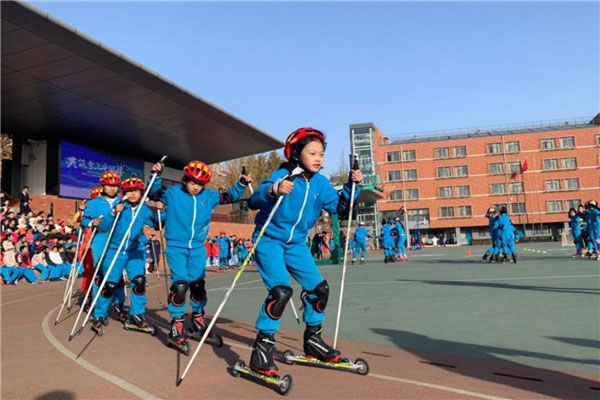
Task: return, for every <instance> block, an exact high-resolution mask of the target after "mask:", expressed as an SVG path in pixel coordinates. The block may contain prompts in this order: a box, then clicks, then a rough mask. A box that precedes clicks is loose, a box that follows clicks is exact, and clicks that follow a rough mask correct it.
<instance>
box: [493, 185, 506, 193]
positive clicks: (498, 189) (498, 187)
mask: <svg viewBox="0 0 600 400" xmlns="http://www.w3.org/2000/svg"><path fill="white" fill-rule="evenodd" d="M490 193H491V194H504V193H506V186H505V185H504V183H492V184H491V185H490Z"/></svg>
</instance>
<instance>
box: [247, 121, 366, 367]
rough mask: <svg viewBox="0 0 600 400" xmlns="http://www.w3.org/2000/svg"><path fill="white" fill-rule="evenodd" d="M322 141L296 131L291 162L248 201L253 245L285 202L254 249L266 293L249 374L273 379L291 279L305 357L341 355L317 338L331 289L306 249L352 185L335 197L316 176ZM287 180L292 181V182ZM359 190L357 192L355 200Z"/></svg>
mask: <svg viewBox="0 0 600 400" xmlns="http://www.w3.org/2000/svg"><path fill="white" fill-rule="evenodd" d="M324 151H325V136H324V135H323V134H322V133H321V132H320V131H318V130H316V129H313V128H300V129H298V130H296V131H294V132H292V133H291V134H290V135H289V136H288V138H287V140H286V145H285V151H284V152H285V156H286V158H287V159H288V160H289V162H288V163H285V164H283V165H282V166H281V167H280V168H279V169H277V170H276V171H274V172H273V173H272V174H271V176H270V177H269V178H268V179H266V180H265V181H263V182H262V183H261V184H260V186H259V187H258V188H257V189H256V191H255V192H254V193H253V194H252V196H251V197H250V200H249V202H248V205H249V206H250V208H251V209H253V210H257V209H260V212H259V213H258V214H257V216H256V221H255V222H256V229H255V231H254V236H253V239H254V240H255V241H256V239H257V237H258V235H259V232H260V231H261V229H262V228H263V226H264V224H265V222H266V220H267V218H268V217H269V215H270V213H271V211H272V209H273V207H274V206H275V203H276V202H277V201H278V198H279V197H280V196H285V197H284V198H283V200H282V201H281V203H280V206H279V208H278V209H277V210H276V212H275V214H274V216H273V219H272V220H271V222H270V224H269V225H268V226H267V227H266V229H265V231H264V234H263V236H262V237H261V239H260V241H258V243H256V242H255V246H256V247H255V251H256V253H255V256H256V264H257V267H258V271H259V273H260V275H261V277H262V278H263V281H264V283H265V286H266V288H267V290H268V291H269V293H268V295H267V298H266V299H265V301H264V303H263V304H261V306H260V310H259V314H258V318H257V320H256V325H255V327H256V329H258V335H257V337H256V341H255V342H254V348H253V349H252V355H251V358H250V368H251V369H253V370H254V371H257V372H259V373H262V374H265V375H274V374H277V371H278V368H277V365H276V364H275V362H274V360H273V347H274V345H275V337H274V334H275V332H277V331H278V329H279V319H280V318H281V316H282V314H283V311H284V309H285V306H286V304H287V302H288V301H289V299H290V297H291V296H292V288H291V287H290V275H291V276H292V277H293V278H294V279H295V280H296V281H297V282H298V283H299V284H300V285H301V286H302V293H301V298H302V301H303V303H304V313H303V320H304V322H305V323H306V330H305V331H304V352H305V354H306V356H309V357H317V358H319V359H321V360H330V361H337V360H339V359H340V357H341V354H340V352H339V351H338V350H336V349H333V348H331V347H330V346H329V345H327V344H326V343H325V342H324V341H323V339H322V338H321V332H322V330H323V329H322V327H321V323H322V322H323V320H324V319H325V308H326V305H327V299H328V296H329V285H328V283H327V281H325V280H323V277H322V276H321V273H320V272H319V270H318V268H317V266H316V265H315V262H314V260H313V258H312V256H311V253H310V250H309V249H308V248H307V247H306V246H305V245H304V243H305V238H306V236H307V234H308V231H309V230H310V229H311V228H312V227H313V226H314V225H315V224H316V222H317V220H318V218H319V216H320V214H321V210H322V209H325V210H326V211H327V212H328V213H329V214H337V213H338V210H340V211H342V212H345V211H346V209H347V208H348V205H349V203H350V201H349V200H350V193H351V186H352V185H351V183H350V182H348V183H347V184H346V185H344V187H343V189H342V193H341V194H338V193H337V192H336V190H335V189H334V188H333V187H332V186H331V183H329V180H328V179H327V178H325V177H324V176H323V175H321V174H319V170H320V169H321V166H322V164H323V155H324ZM296 167H300V168H301V169H302V170H303V172H302V173H301V174H299V175H296V176H295V179H293V178H292V177H291V176H290V174H292V172H293V171H294V170H295V168H296ZM361 178H362V175H361V173H360V171H358V170H356V171H353V172H352V174H351V179H352V180H353V181H354V182H358V183H359V182H360V181H361ZM290 179H293V181H292V180H290ZM359 192H360V187H359V186H358V185H357V186H356V191H355V197H357V196H358V193H359Z"/></svg>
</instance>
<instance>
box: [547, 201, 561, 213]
mask: <svg viewBox="0 0 600 400" xmlns="http://www.w3.org/2000/svg"><path fill="white" fill-rule="evenodd" d="M546 210H548V212H563V211H564V209H563V203H562V201H561V200H549V201H547V202H546Z"/></svg>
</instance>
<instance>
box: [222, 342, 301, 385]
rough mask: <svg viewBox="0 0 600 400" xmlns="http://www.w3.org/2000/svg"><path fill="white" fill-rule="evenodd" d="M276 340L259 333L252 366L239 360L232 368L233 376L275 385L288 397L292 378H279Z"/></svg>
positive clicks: (253, 352)
mask: <svg viewBox="0 0 600 400" xmlns="http://www.w3.org/2000/svg"><path fill="white" fill-rule="evenodd" d="M274 346H275V338H274V336H273V335H270V334H267V333H263V332H259V333H258V335H257V336H256V341H255V342H254V348H253V349H252V355H251V356H250V366H246V363H245V362H244V361H242V360H239V361H238V362H236V363H235V365H234V366H233V367H232V368H231V374H232V375H233V376H235V377H238V376H240V375H241V374H244V375H247V376H251V377H253V378H255V379H258V380H261V381H263V382H266V383H268V384H271V385H275V386H276V387H277V390H278V392H279V393H280V394H282V395H286V394H288V393H289V391H290V389H291V388H292V383H293V380H292V377H291V376H290V375H286V376H284V377H283V378H281V377H280V376H279V369H278V368H277V365H276V364H275V361H274V360H273V348H274Z"/></svg>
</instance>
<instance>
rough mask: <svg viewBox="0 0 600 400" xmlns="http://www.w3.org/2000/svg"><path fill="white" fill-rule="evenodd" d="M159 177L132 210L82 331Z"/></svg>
mask: <svg viewBox="0 0 600 400" xmlns="http://www.w3.org/2000/svg"><path fill="white" fill-rule="evenodd" d="M166 159H167V156H163V157H162V158H161V159H160V161H159V162H160V163H161V164H164V162H165V160H166ZM157 176H158V172H154V173H153V174H152V179H150V183H149V184H148V187H147V188H146V190H145V191H144V195H143V196H142V198H141V199H140V200H139V202H138V205H137V206H136V207H135V210H133V209H132V215H131V222H130V223H129V226H128V227H127V230H126V231H125V235H123V239H121V243H119V247H118V248H117V251H116V252H115V255H114V257H113V259H112V261H111V263H110V265H109V266H108V269H107V270H106V274H105V275H104V279H102V282H101V283H100V286H98V293H96V296H94V300H93V301H92V305H91V306H90V310H89V311H88V313H87V315H86V317H85V319H84V320H83V323H82V324H81V329H83V328H85V326H86V325H87V323H88V321H89V318H90V314H91V313H92V310H93V309H94V307H95V306H96V303H97V302H98V299H99V298H100V294H101V293H102V289H104V286H105V285H106V281H107V280H108V277H109V276H110V272H111V271H112V269H113V267H114V266H115V263H116V262H117V258H119V253H120V252H121V249H122V248H123V245H124V244H125V242H126V239H127V238H128V237H129V234H130V233H131V228H133V224H134V223H135V220H136V219H137V217H138V215H139V213H140V211H141V210H142V208H143V207H144V202H145V200H146V197H148V193H150V189H151V188H152V185H153V184H154V181H155V180H156V177H157Z"/></svg>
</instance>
